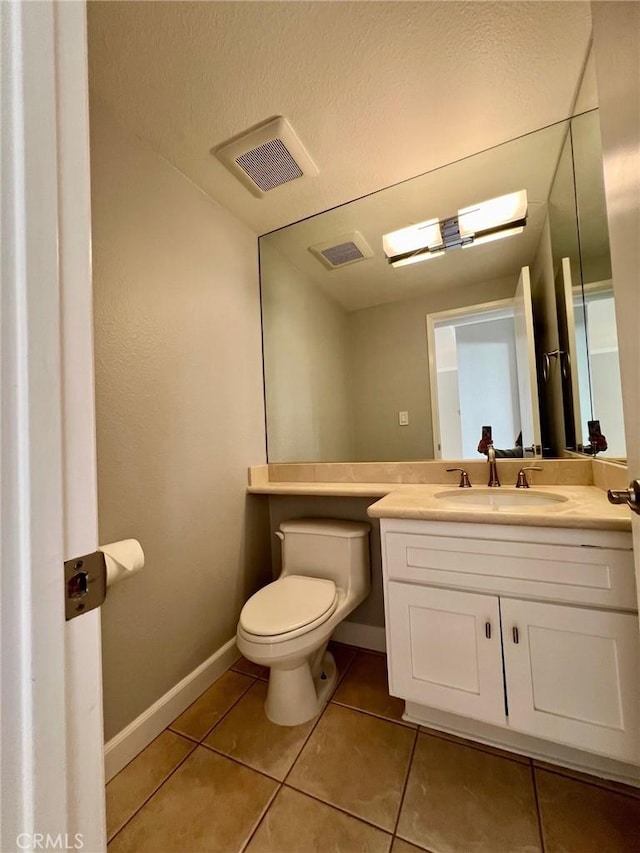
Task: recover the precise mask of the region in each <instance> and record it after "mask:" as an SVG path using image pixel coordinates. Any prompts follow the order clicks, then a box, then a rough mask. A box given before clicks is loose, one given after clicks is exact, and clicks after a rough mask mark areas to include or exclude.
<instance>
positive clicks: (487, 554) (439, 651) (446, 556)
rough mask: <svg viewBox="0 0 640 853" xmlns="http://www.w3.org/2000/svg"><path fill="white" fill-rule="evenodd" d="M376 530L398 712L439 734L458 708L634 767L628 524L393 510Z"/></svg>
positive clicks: (639, 730) (636, 697) (634, 661)
mask: <svg viewBox="0 0 640 853" xmlns="http://www.w3.org/2000/svg"><path fill="white" fill-rule="evenodd" d="M381 534H382V548H383V573H384V588H385V608H386V634H387V654H388V665H389V685H390V692H391V693H392V694H393V695H394V696H399V697H401V698H403V699H405V700H406V701H407V703H408V704H407V709H408V718H411V719H413V720H414V721H418V722H424V723H425V725H432V724H433V716H432V715H431V714H430V713H429V709H436V710H437V711H439V712H442V711H444V712H448V713H449V714H451V715H456V717H455V720H457V721H458V722H457V724H456V722H455V721H454V722H452V723H451V724H450V725H449V726H448V727H449V728H450V730H454V731H455V730H458V731H459V730H460V725H459V721H460V718H470V719H471V720H477V721H482V723H484V724H490V725H491V726H493V727H501V729H502V730H503V731H504V732H507V731H508V732H510V733H512V734H513V733H522V734H525V735H529V736H532V737H535V738H539V739H545V740H548V741H554V742H556V743H559V744H563V745H566V746H571V747H574V748H578V749H582V750H589V751H591V752H594V753H598V754H600V755H604V756H609V757H611V758H615V759H618V760H621V761H624V762H627V763H636V764H638V763H640V713H639V712H640V689H639V688H640V655H639V649H640V633H639V628H638V616H637V613H636V612H635V610H636V607H637V600H636V594H635V580H634V568H633V554H632V550H631V537H630V535H629V534H626V533H619V532H607V531H584V530H568V529H559V528H555V529H552V528H541V527H538V528H534V527H509V526H506V525H505V526H499V525H485V524H467V523H464V524H453V523H449V522H426V521H408V520H402V519H382V520H381ZM441 716H442V715H441ZM452 720H454V718H453V717H452ZM496 731H497V735H494V736H493V738H491V739H492V740H493V742H499V739H500V737H499V734H500V730H499V729H498V730H496ZM510 736H511V735H510ZM509 744H510V745H513V744H514V740H513V737H511V740H510V741H509Z"/></svg>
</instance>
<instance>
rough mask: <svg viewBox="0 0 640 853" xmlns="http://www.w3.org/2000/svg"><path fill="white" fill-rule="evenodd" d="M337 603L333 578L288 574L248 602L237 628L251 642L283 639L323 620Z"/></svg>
mask: <svg viewBox="0 0 640 853" xmlns="http://www.w3.org/2000/svg"><path fill="white" fill-rule="evenodd" d="M337 606H338V595H337V591H336V585H335V583H334V582H333V581H331V580H327V579H325V578H312V577H303V576H301V575H287V576H286V577H284V578H280V579H278V580H277V581H274V582H273V583H270V584H268V585H267V586H265V587H263V588H262V589H261V590H259V591H258V592H257V593H256V594H255V595H253V596H252V597H251V598H250V599H249V601H247V603H246V604H245V605H244V607H243V608H242V613H241V614H240V628H241V629H242V631H243V633H244V634H246V635H250V636H251V639H252V640H253V641H254V642H258V643H260V642H262V643H273V642H279V641H284V640H288V639H291V638H293V637H297V636H299V635H300V634H304V633H306V632H307V631H310V630H311V629H312V628H315V627H316V626H317V625H321V624H322V623H323V622H326V620H327V619H328V618H329V617H330V616H331V614H332V613H333V612H334V611H335V609H336V607H337Z"/></svg>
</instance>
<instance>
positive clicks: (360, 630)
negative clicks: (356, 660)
mask: <svg viewBox="0 0 640 853" xmlns="http://www.w3.org/2000/svg"><path fill="white" fill-rule="evenodd" d="M333 639H334V640H336V642H338V643H344V644H345V645H346V646H360V648H362V649H371V650H372V651H374V652H386V650H387V642H386V638H385V633H384V628H379V627H378V626H376V625H362V624H361V623H359V622H340V624H339V625H338V626H337V627H336V629H335V631H334V632H333Z"/></svg>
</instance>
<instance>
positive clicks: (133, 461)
mask: <svg viewBox="0 0 640 853" xmlns="http://www.w3.org/2000/svg"><path fill="white" fill-rule="evenodd" d="M91 164H92V195H93V211H92V212H93V254H94V289H95V297H94V298H95V336H96V395H97V401H96V403H97V438H98V485H99V521H100V541H101V542H109V541H113V540H116V539H123V538H127V537H136V538H139V539H140V541H141V542H142V545H143V547H144V549H145V553H146V561H147V564H146V567H145V569H144V570H143V571H142V572H141V573H140V574H138V575H136V576H135V577H132V578H131V579H129V580H127V581H124V582H123V583H121V584H119V585H117V586H115V587H113V588H112V589H110V590H109V594H108V596H107V601H106V603H105V606H104V608H103V613H102V624H103V643H104V660H103V667H104V695H105V735H106V737H107V738H110V737H112V736H113V735H114V734H115V733H116V732H118V731H119V730H120V729H122V728H123V727H124V726H125V725H127V724H128V723H129V722H131V721H132V720H133V719H134V718H135V717H136V716H137V715H138V714H140V713H142V712H143V711H145V710H146V709H147V708H148V707H149V706H150V705H151V704H152V703H153V702H154V701H155V700H157V699H158V698H159V697H160V696H161V695H163V694H164V693H165V692H166V691H167V690H169V689H170V688H171V687H173V686H174V685H175V684H176V683H177V682H178V681H180V679H182V678H183V677H184V676H186V675H187V674H188V673H190V672H191V671H192V670H193V669H194V668H195V667H197V666H198V665H199V664H200V663H202V662H203V661H204V660H205V659H206V658H208V657H209V656H210V655H211V654H213V653H214V652H215V651H216V650H217V649H218V648H220V646H222V645H223V644H224V643H225V642H226V641H227V640H229V639H230V638H231V637H232V636H233V635H234V633H235V628H236V622H237V617H238V613H239V610H240V607H241V605H242V603H243V602H244V600H245V599H246V598H247V597H248V595H249V594H250V593H252V592H253V591H254V589H255V588H256V587H257V586H258V585H260V583H261V582H262V581H264V580H265V579H266V577H267V575H268V573H269V572H270V566H269V540H268V518H267V506H266V502H264V501H261V499H260V498H256V499H247V497H246V495H245V487H246V476H247V475H246V469H247V466H248V465H251V464H256V463H257V462H261V461H263V460H264V459H265V447H264V419H263V397H262V375H261V353H260V304H259V292H258V269H257V263H258V251H257V240H256V236H255V235H254V234H253V233H251V232H250V231H249V230H248V229H247V228H246V227H244V226H243V225H241V224H240V223H239V222H238V221H237V220H235V219H234V218H233V217H232V216H231V215H230V214H228V213H227V212H226V211H225V210H223V209H222V208H221V207H220V206H218V205H217V204H215V203H213V202H212V201H210V200H209V199H208V198H207V197H206V196H205V195H203V193H201V192H200V191H199V190H198V189H197V188H196V187H195V186H194V185H193V184H191V183H190V182H189V181H187V180H186V179H185V178H184V177H182V176H181V175H180V173H178V172H177V171H176V170H175V169H174V168H172V167H171V166H170V165H169V164H168V163H167V162H166V161H164V160H163V159H162V158H160V157H159V156H157V155H156V154H155V153H154V152H153V151H151V150H150V149H149V148H148V147H146V146H145V145H143V144H142V143H140V142H139V141H138V140H137V139H136V138H134V137H133V136H132V135H130V134H129V133H127V132H125V131H123V130H122V129H121V128H119V127H117V126H116V125H115V124H114V123H113V122H112V121H111V119H110V118H109V116H108V115H107V114H106V113H105V111H104V110H103V108H102V107H101V105H100V104H98V103H92V109H91Z"/></svg>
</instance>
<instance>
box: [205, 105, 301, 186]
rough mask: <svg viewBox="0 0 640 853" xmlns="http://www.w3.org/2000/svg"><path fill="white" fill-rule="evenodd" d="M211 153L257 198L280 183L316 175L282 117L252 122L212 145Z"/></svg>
mask: <svg viewBox="0 0 640 853" xmlns="http://www.w3.org/2000/svg"><path fill="white" fill-rule="evenodd" d="M211 153H212V154H214V155H215V156H216V157H217V158H218V160H220V162H221V163H222V164H223V166H226V167H227V169H228V170H229V171H230V172H231V173H232V175H234V176H235V177H236V178H238V180H239V181H241V182H242V183H243V184H244V185H245V187H246V188H247V189H248V190H249V191H250V192H251V193H253V195H255V196H258V198H262V196H264V195H265V193H268V192H269V190H272V189H275V187H280V186H282V184H288V183H289V182H290V181H295V180H297V179H298V178H302V177H304V176H305V175H307V176H315V175H317V174H318V169H317V167H316V164H315V163H314V162H313V160H312V159H311V157H310V155H309V154H308V152H307V151H306V149H305V147H304V146H303V144H302V142H300V140H299V139H298V137H297V135H296V132H295V130H294V129H293V128H292V127H291V125H290V124H289V122H288V121H287V120H286V118H284V116H278V117H277V118H272V119H269V120H268V121H265V122H262V123H261V124H257V125H255V127H252V128H250V129H249V130H247V131H245V132H244V133H240V134H238V135H237V136H234V137H233V139H229V140H228V141H227V142H224V143H223V144H222V145H219V146H218V147H217V148H212V149H211Z"/></svg>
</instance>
